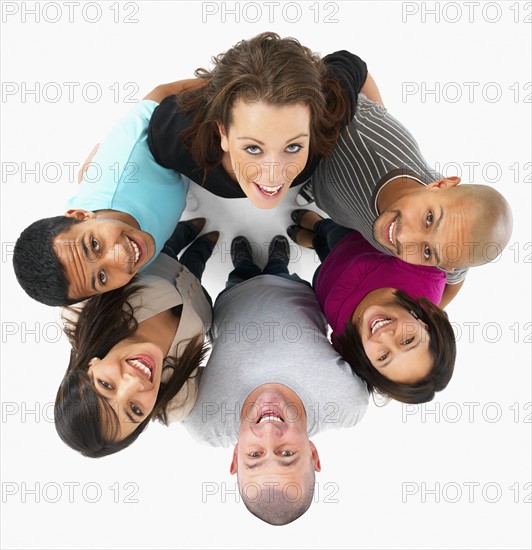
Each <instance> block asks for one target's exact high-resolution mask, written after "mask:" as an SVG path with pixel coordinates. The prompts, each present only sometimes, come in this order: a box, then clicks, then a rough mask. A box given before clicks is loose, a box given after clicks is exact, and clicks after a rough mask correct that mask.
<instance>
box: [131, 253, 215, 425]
mask: <svg viewBox="0 0 532 550" xmlns="http://www.w3.org/2000/svg"><path fill="white" fill-rule="evenodd" d="M137 281H138V282H139V283H140V284H142V285H143V286H144V288H143V289H142V290H141V291H140V292H137V293H135V294H134V295H133V296H132V297H131V299H130V303H131V305H132V306H133V308H134V311H135V319H136V320H137V322H139V323H141V322H142V321H145V320H146V319H149V318H150V317H153V316H154V315H157V314H158V313H161V312H162V311H165V310H167V309H170V308H173V307H175V306H178V305H181V304H183V311H182V313H181V319H180V321H179V326H178V328H177V332H176V333H175V336H174V339H173V341H172V344H171V345H170V352H169V354H170V355H173V356H175V357H180V356H181V354H182V350H184V348H185V346H186V342H187V341H188V340H190V339H191V338H194V337H195V336H196V335H202V336H203V340H205V333H206V332H207V331H208V330H209V329H210V327H211V323H212V308H211V306H210V304H209V302H208V301H207V298H206V297H205V293H204V292H203V289H202V287H201V283H200V282H199V281H198V279H196V277H194V275H192V273H191V272H190V271H189V270H188V269H187V268H186V267H185V266H183V265H181V264H180V263H179V262H178V261H177V260H174V259H172V258H170V256H167V255H166V254H159V256H158V257H157V258H156V259H155V261H154V262H152V264H151V265H150V266H149V267H148V268H147V269H146V270H145V271H143V272H142V273H141V274H140V275H139V276H138V278H137ZM181 342H183V344H181ZM171 374H172V372H171V370H170V369H167V370H166V371H165V372H164V374H163V377H162V381H163V382H165V381H167V380H168V379H169V378H170V376H171ZM200 374H201V371H200V372H199V373H198V372H197V371H195V372H194V373H192V376H194V375H195V376H194V378H189V379H188V380H187V381H186V382H185V384H184V385H183V387H182V388H181V390H179V392H178V393H177V395H175V396H174V397H173V398H172V400H171V401H170V402H169V403H168V406H167V409H166V413H167V418H168V422H169V423H170V422H178V421H181V420H183V419H184V418H186V417H187V416H188V414H189V413H190V411H191V410H192V407H193V406H194V403H195V402H196V398H197V396H198V385H199V379H200Z"/></svg>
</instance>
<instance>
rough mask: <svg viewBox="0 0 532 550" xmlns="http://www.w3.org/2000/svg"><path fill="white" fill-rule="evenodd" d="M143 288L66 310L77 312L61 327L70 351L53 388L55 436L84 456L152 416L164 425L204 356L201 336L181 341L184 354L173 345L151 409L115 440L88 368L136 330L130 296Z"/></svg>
mask: <svg viewBox="0 0 532 550" xmlns="http://www.w3.org/2000/svg"><path fill="white" fill-rule="evenodd" d="M141 290H142V287H141V286H140V285H138V284H135V283H133V284H131V283H130V284H128V285H126V286H125V287H122V288H117V289H115V290H111V291H110V292H106V293H105V294H100V295H98V296H95V297H93V298H90V299H89V300H87V301H86V302H85V305H84V307H83V308H82V309H81V310H79V309H75V308H70V313H71V314H74V315H75V316H77V320H75V321H67V322H66V324H65V329H64V330H65V333H66V335H67V337H68V339H69V340H70V343H71V345H72V351H71V354H70V362H69V365H68V368H67V371H66V373H65V376H64V378H63V381H62V382H61V385H60V386H59V390H58V392H57V396H56V400H55V408H54V420H55V427H56V430H57V433H58V434H59V437H60V438H61V439H62V440H63V441H64V442H65V443H66V444H67V445H68V446H69V447H71V448H72V449H74V450H76V451H79V452H80V453H81V454H83V455H84V456H88V457H91V458H99V457H102V456H106V455H110V454H113V453H116V452H118V451H121V450H122V449H125V448H126V447H127V446H129V445H131V443H133V441H135V439H137V437H138V436H139V435H140V434H141V432H142V431H143V430H144V429H145V428H146V426H147V425H148V422H149V421H150V420H151V419H154V420H155V419H158V420H159V421H161V422H162V423H163V424H166V423H167V406H168V404H169V402H170V400H171V399H172V398H173V397H174V396H175V395H176V394H177V393H178V392H179V390H180V389H181V388H182V387H183V385H184V384H185V382H186V381H187V380H188V378H190V377H191V375H192V373H193V372H194V370H195V369H196V368H197V367H199V365H200V363H201V361H202V360H203V359H204V357H205V354H206V346H205V345H204V344H203V338H202V336H201V335H198V336H197V337H195V338H193V339H191V340H188V341H186V342H181V343H180V344H183V345H185V348H184V349H183V353H182V354H180V353H179V352H180V351H181V350H178V349H176V350H173V351H174V352H175V356H169V357H166V358H165V365H164V367H163V370H166V369H169V368H170V369H172V370H173V372H172V375H171V377H170V379H169V380H168V381H167V382H162V381H161V385H160V388H159V392H158V394H157V399H156V402H155V406H154V408H153V410H152V411H151V413H150V414H149V415H148V416H147V417H146V418H145V419H144V420H143V421H142V422H141V423H140V424H139V425H138V427H137V429H136V430H135V431H134V432H133V433H131V434H130V435H129V436H127V437H126V438H124V439H123V440H122V441H114V439H115V438H116V435H117V434H118V430H119V424H118V417H117V415H116V413H115V411H114V409H113V408H112V407H111V405H110V404H109V403H108V402H107V400H106V399H105V398H104V397H103V396H102V395H100V394H99V393H98V392H97V391H96V390H95V388H94V384H93V383H92V381H91V379H90V377H89V375H88V373H87V369H88V364H89V361H90V360H91V359H92V358H93V357H104V356H105V355H107V353H108V352H109V351H110V350H111V348H112V347H113V346H115V345H116V344H118V343H119V342H121V341H122V340H124V339H125V338H128V337H130V336H131V335H133V334H134V333H135V331H136V330H137V327H138V323H137V320H136V319H135V316H134V309H133V307H132V306H131V304H130V303H129V302H128V300H129V299H130V298H131V296H132V295H133V294H135V293H136V292H139V291H141ZM178 347H181V345H178ZM178 355H180V357H179V358H177V356H178ZM102 411H103V412H102ZM102 419H106V420H107V421H108V422H107V424H108V425H110V426H114V430H112V432H113V433H111V434H104V433H102V429H101V423H102Z"/></svg>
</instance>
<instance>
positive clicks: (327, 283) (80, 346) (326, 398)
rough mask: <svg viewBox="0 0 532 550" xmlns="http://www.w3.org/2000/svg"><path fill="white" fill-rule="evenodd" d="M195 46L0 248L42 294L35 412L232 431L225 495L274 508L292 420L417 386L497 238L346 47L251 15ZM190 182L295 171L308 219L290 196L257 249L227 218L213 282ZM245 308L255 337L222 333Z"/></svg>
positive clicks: (285, 505) (302, 464) (115, 442)
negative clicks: (277, 28) (269, 28)
mask: <svg viewBox="0 0 532 550" xmlns="http://www.w3.org/2000/svg"><path fill="white" fill-rule="evenodd" d="M213 61H214V67H213V68H212V69H211V70H205V69H198V70H197V71H196V78H194V79H190V80H182V81H178V82H174V83H171V84H166V85H161V86H157V87H156V88H155V89H154V90H153V91H152V92H150V93H149V94H148V95H147V96H146V97H145V98H144V99H143V100H142V101H141V102H139V103H138V104H137V105H136V106H135V107H134V108H133V109H132V110H131V112H130V113H128V114H127V115H126V116H125V117H124V118H123V119H122V120H120V121H119V122H118V123H117V124H116V125H115V127H114V128H113V129H112V131H111V132H110V134H109V135H108V137H107V138H106V139H105V140H104V141H103V142H102V143H101V144H100V145H99V146H97V147H95V148H94V150H93V151H92V152H91V154H90V156H89V158H88V159H87V161H86V162H85V164H84V167H83V168H82V171H81V173H80V184H79V186H78V188H77V189H76V193H75V194H74V196H73V197H72V198H71V199H70V200H69V203H68V205H67V211H66V213H65V214H64V215H60V216H55V217H51V218H45V219H41V220H38V221H36V222H34V223H33V224H31V225H30V226H29V227H28V228H26V229H25V230H24V231H23V232H22V234H21V235H20V237H19V239H18V240H17V243H16V245H15V250H14V257H13V263H14V268H15V273H16V276H17V279H18V281H19V283H20V284H21V286H22V287H23V288H24V290H25V291H26V292H27V294H28V295H29V296H31V297H32V298H34V299H36V300H38V301H40V302H42V303H44V304H47V305H51V306H63V307H64V310H63V317H64V322H65V333H66V334H67V336H68V339H69V341H70V343H71V346H72V350H71V356H70V361H69V364H68V368H67V371H66V373H65V376H64V378H63V380H62V382H61V384H60V387H59V390H58V393H57V397H56V403H55V415H54V417H55V424H56V428H57V432H58V434H59V436H60V437H61V439H62V440H63V441H64V442H65V443H66V444H67V445H69V446H70V447H72V448H73V449H75V450H77V451H79V452H81V453H82V454H83V455H85V456H89V457H103V456H106V455H109V454H111V453H115V452H117V451H120V450H122V449H124V448H125V447H127V446H128V445H130V444H131V443H132V442H133V441H134V440H135V439H136V438H137V437H138V436H139V435H140V433H141V432H142V431H143V430H144V429H145V428H146V426H147V425H148V424H149V422H150V420H155V419H157V420H160V421H161V422H163V423H165V424H168V423H170V422H173V421H181V422H183V424H184V426H185V427H186V428H187V430H188V431H189V432H190V433H191V434H192V436H194V437H195V438H196V439H199V440H200V441H203V442H206V443H208V444H211V445H221V446H230V445H234V446H235V448H234V453H233V460H232V463H231V467H230V471H231V473H233V474H237V476H238V483H239V487H240V491H241V494H242V499H243V501H244V503H245V505H246V507H247V508H248V509H249V510H250V512H251V513H253V514H254V515H256V516H257V517H259V518H261V519H262V520H264V521H266V522H268V523H270V524H274V525H280V524H286V523H289V522H291V521H293V520H295V519H296V518H298V517H300V516H301V515H302V514H303V513H304V512H305V511H306V510H307V509H308V507H309V506H310V503H311V502H312V495H313V487H314V482H315V472H316V471H319V470H320V468H321V464H320V459H319V454H318V451H317V449H316V446H315V445H314V444H313V443H312V441H310V439H309V438H310V437H311V436H312V435H314V434H315V433H317V432H319V431H321V430H325V429H329V428H339V427H350V426H354V425H355V424H356V423H357V422H358V421H359V420H360V419H361V418H362V416H363V415H364V412H365V410H366V407H367V404H368V398H369V396H370V395H371V394H379V395H383V396H384V397H385V398H391V399H396V400H398V401H402V402H404V403H423V402H426V401H430V400H431V399H433V398H434V396H435V393H436V392H438V391H441V390H443V389H444V388H445V387H446V386H447V384H448V383H449V381H450V379H451V377H452V374H453V369H454V364H455V359H456V344H455V341H454V334H453V330H452V327H451V324H450V322H449V319H448V316H447V314H446V312H445V311H444V308H445V306H446V305H447V304H448V303H449V302H450V301H451V300H452V299H454V298H455V296H456V295H457V293H458V291H459V290H460V288H461V286H462V285H463V283H464V280H465V277H466V274H467V270H468V269H469V268H470V267H475V266H479V265H482V264H484V263H487V262H489V261H491V260H493V259H494V258H495V256H496V255H497V254H498V253H499V252H500V251H501V250H502V249H503V248H504V247H505V246H506V245H507V243H508V241H509V239H510V235H511V230H512V213H511V210H510V207H509V205H508V203H507V201H506V200H505V199H504V197H503V196H502V195H501V194H500V193H499V192H498V191H496V190H495V189H493V188H492V187H489V186H486V185H482V184H460V178H458V177H442V176H441V175H440V174H438V173H436V172H434V171H433V170H432V169H431V168H430V167H429V166H428V164H427V163H426V161H425V160H424V158H423V156H422V155H421V152H420V149H419V146H418V144H417V142H416V140H415V139H414V137H413V136H412V135H411V134H410V132H409V131H408V130H407V129H406V128H405V127H404V126H403V125H402V124H401V123H400V122H399V121H398V120H396V119H395V118H394V117H393V116H392V115H391V114H390V113H389V112H388V111H387V110H386V108H385V107H384V104H383V101H382V98H381V96H380V93H379V90H378V87H377V85H376V83H375V81H374V80H373V79H372V77H371V75H370V74H369V73H368V70H367V66H366V64H365V62H364V61H363V60H362V59H360V58H359V57H358V56H356V55H354V54H352V53H350V52H348V51H338V52H335V53H332V54H330V55H326V56H325V57H323V58H322V57H320V56H319V55H317V54H315V53H313V52H312V51H311V50H310V49H308V48H307V47H305V46H303V45H301V44H300V43H299V42H298V41H297V40H296V39H293V38H281V37H279V36H278V35H276V34H274V33H262V34H260V35H258V36H255V37H253V38H251V39H248V40H242V41H240V42H238V43H237V44H236V45H235V46H234V47H233V48H231V49H230V50H228V51H227V52H225V53H223V54H220V55H218V56H217V57H215V58H213ZM117 163H118V166H119V167H120V174H119V177H118V178H117V174H116V166H117ZM94 164H96V165H97V166H98V167H99V177H98V178H97V179H96V180H95V179H94V178H89V177H88V174H89V171H90V168H91V166H93V165H94ZM190 181H193V182H195V183H197V184H199V185H201V186H202V187H203V188H204V189H205V190H207V191H209V192H210V193H213V194H214V195H217V196H219V197H223V198H225V199H237V198H247V199H248V200H249V201H251V203H253V205H254V206H256V207H257V208H261V209H272V208H275V207H276V206H278V205H279V204H280V203H281V202H282V201H283V200H284V199H285V197H286V194H287V192H288V190H289V189H290V188H294V187H297V188H298V190H299V194H298V202H299V203H304V202H306V203H308V204H312V203H313V202H315V204H316V205H317V206H318V207H319V208H320V209H321V210H322V211H324V212H326V213H327V216H328V218H323V217H322V216H320V215H319V214H318V213H317V212H316V211H314V210H313V209H312V207H310V208H294V210H293V211H292V213H291V220H287V224H286V225H287V229H286V233H287V236H284V235H281V234H280V235H277V236H276V237H274V238H273V239H272V241H271V243H270V246H269V250H268V261H267V263H266V266H265V267H264V268H263V269H261V268H259V267H258V266H257V264H256V261H255V259H254V258H253V249H252V246H251V243H250V242H249V240H248V239H247V238H246V236H245V235H239V236H237V237H236V238H235V239H233V241H232V243H231V259H232V262H233V267H234V269H233V270H232V271H231V273H230V274H229V277H228V279H227V282H226V285H225V289H224V290H223V291H222V292H221V293H220V294H219V295H218V296H217V297H216V299H215V300H213V298H214V297H211V296H210V295H209V292H208V289H205V288H204V287H203V286H202V284H201V279H202V275H203V272H204V269H205V266H206V263H207V261H208V260H209V257H210V256H211V254H212V251H213V249H214V247H215V246H216V244H217V242H218V240H219V239H220V235H223V228H219V230H220V231H209V232H204V231H203V229H204V226H205V222H206V220H205V218H201V217H197V218H194V219H191V220H187V221H182V220H180V218H181V215H182V213H183V211H184V210H185V208H186V197H187V193H188V190H189V186H190ZM300 205H301V204H300ZM235 215H238V214H237V212H235ZM287 237H288V238H289V239H291V240H292V241H294V242H295V243H297V244H298V245H300V246H302V247H306V248H312V249H314V250H315V252H316V253H317V255H318V257H319V259H320V262H321V263H320V265H319V267H318V269H317V270H316V272H315V274H314V276H313V280H312V281H306V280H304V279H302V278H301V277H300V276H299V275H298V274H296V273H290V272H289V269H288V267H289V261H290V246H289V241H288V239H287ZM494 243H495V244H496V245H497V246H495V247H494V246H493V244H494ZM183 250H184V252H183ZM451 251H452V253H451ZM246 323H255V324H256V325H257V326H260V327H263V328H264V330H262V331H261V333H260V337H258V338H254V339H253V340H252V341H250V340H249V339H247V340H246V339H242V338H240V337H239V334H238V327H241V326H243V325H245V324H246ZM287 327H290V330H292V329H294V327H295V330H296V332H297V337H294V338H292V337H289V335H287V331H288V328H287ZM228 411H237V413H234V414H230V413H229V412H228ZM250 488H251V489H253V490H250Z"/></svg>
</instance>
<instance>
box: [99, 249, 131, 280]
mask: <svg viewBox="0 0 532 550" xmlns="http://www.w3.org/2000/svg"><path fill="white" fill-rule="evenodd" d="M102 264H103V265H102V266H101V267H102V268H103V269H105V270H106V271H108V272H110V273H113V274H114V275H115V276H116V277H120V276H122V275H124V276H125V275H128V277H127V279H126V278H125V277H124V280H125V283H127V282H128V281H129V279H130V277H129V275H130V274H131V269H130V265H131V262H130V255H129V254H128V253H127V251H126V249H125V247H124V245H123V244H122V243H120V242H116V243H114V244H111V245H109V247H108V248H107V253H106V254H105V255H104V256H103V257H102ZM125 283H124V284H125Z"/></svg>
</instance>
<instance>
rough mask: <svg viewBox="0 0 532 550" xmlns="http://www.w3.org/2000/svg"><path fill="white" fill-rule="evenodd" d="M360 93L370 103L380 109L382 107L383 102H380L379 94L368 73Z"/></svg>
mask: <svg viewBox="0 0 532 550" xmlns="http://www.w3.org/2000/svg"><path fill="white" fill-rule="evenodd" d="M360 93H362V94H364V95H365V96H366V97H367V98H368V99H370V100H371V101H373V102H375V103H378V104H379V105H380V106H381V107H384V102H383V101H382V97H381V93H380V91H379V88H378V86H377V83H376V82H375V80H373V77H372V76H371V75H370V74H369V73H368V76H367V78H366V82H364V86H362V89H361V90H360Z"/></svg>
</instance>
